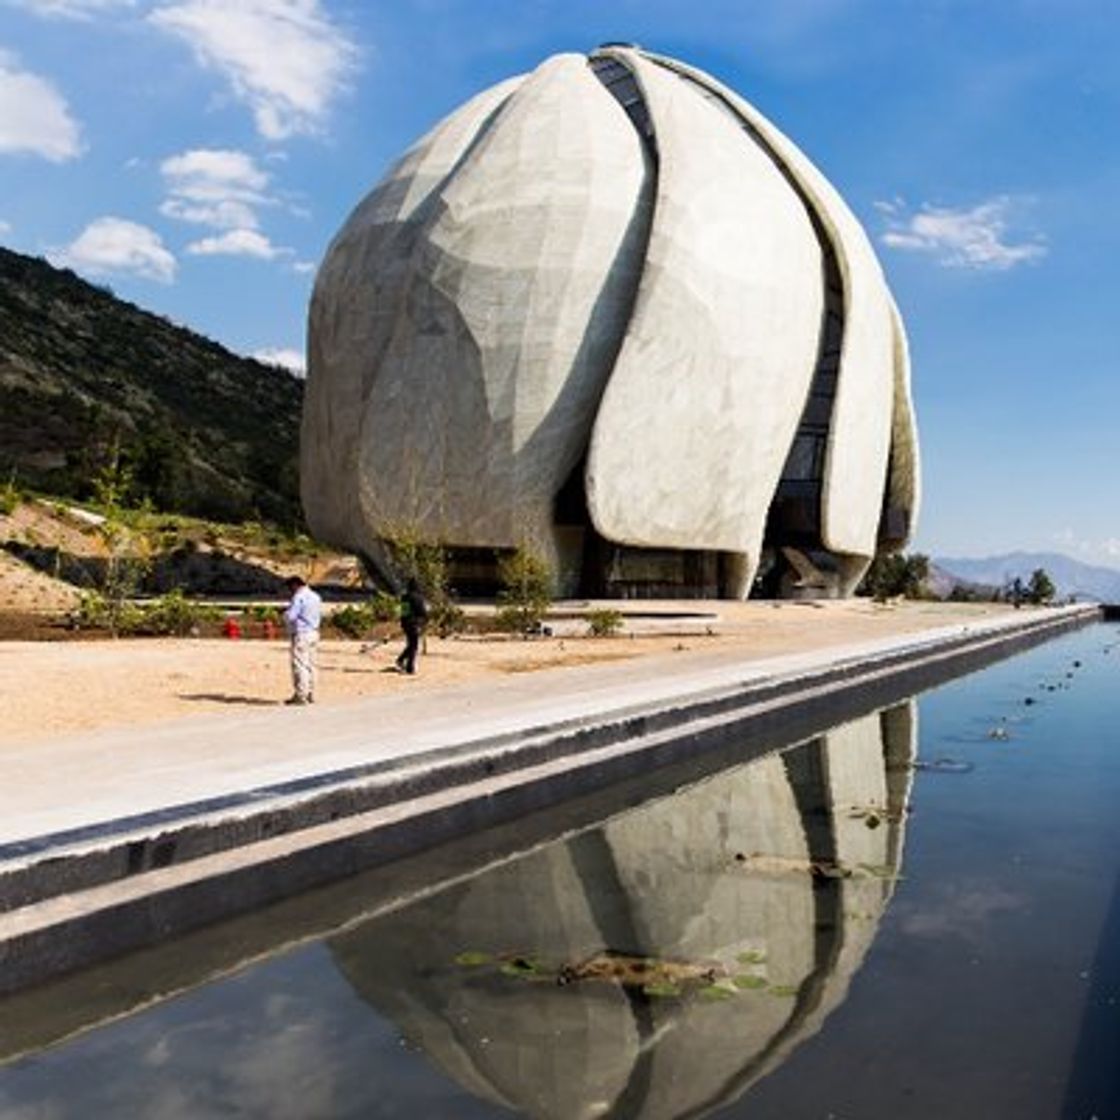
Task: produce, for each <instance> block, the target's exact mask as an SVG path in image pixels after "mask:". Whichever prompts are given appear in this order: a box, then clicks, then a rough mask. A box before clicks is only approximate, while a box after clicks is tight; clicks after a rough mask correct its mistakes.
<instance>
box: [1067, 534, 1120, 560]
mask: <svg viewBox="0 0 1120 1120" xmlns="http://www.w3.org/2000/svg"><path fill="white" fill-rule="evenodd" d="M1051 540H1052V541H1053V542H1054V545H1055V547H1057V548H1058V549H1059V550H1060V551H1061V552H1064V553H1065V554H1066V555H1067V556H1068V555H1069V554H1070V553H1076V554H1077V557H1078V558H1079V559H1082V560H1084V561H1086V562H1087V563H1091V564H1105V565H1106V566H1109V567H1112V566H1115V565H1116V563H1117V561H1120V537H1106V538H1105V539H1104V540H1091V539H1089V538H1087V537H1083V536H1080V535H1079V534H1077V533H1075V532H1074V531H1073V530H1072V529H1070V528H1065V529H1060V530H1059V531H1058V532H1056V533H1054V534H1053V536H1052V537H1051Z"/></svg>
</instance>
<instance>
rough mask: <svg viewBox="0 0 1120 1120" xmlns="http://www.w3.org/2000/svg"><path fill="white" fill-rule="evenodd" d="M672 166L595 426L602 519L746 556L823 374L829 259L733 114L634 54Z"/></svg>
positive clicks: (653, 536) (639, 536)
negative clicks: (817, 373)
mask: <svg viewBox="0 0 1120 1120" xmlns="http://www.w3.org/2000/svg"><path fill="white" fill-rule="evenodd" d="M603 53H606V54H609V55H610V56H612V57H615V58H618V59H619V60H621V61H623V62H624V64H625V65H626V66H628V67H630V68H631V69H632V70H633V72H634V73H635V75H636V77H637V78H638V81H639V84H640V86H641V88H642V90H643V91H644V94H645V98H646V103H647V107H648V109H649V112H650V116H651V119H652V122H653V130H654V134H655V138H656V144H657V149H658V152H659V156H660V159H659V174H658V184H657V198H656V205H655V210H654V216H653V225H652V228H651V231H650V237H649V248H648V251H647V257H646V268H645V272H644V274H643V277H642V282H641V286H640V289H639V293H638V300H637V303H636V305H635V308H634V314H633V317H632V319H631V322H630V326H629V328H628V330H627V334H626V339H625V342H624V343H623V347H622V350H621V352H620V353H619V357H618V360H617V362H616V363H615V369H614V372H613V374H612V375H611V380H610V384H609V385H608V387H607V391H606V393H605V394H604V396H603V402H602V405H601V407H600V410H599V415H598V418H597V419H596V423H595V430H594V433H593V436H592V442H591V449H590V454H589V457H588V466H587V495H588V508H589V510H590V513H591V517H592V520H593V521H594V523H595V526H596V528H597V529H598V530H599V532H600V533H602V535H603V536H604V537H606V538H608V539H610V540H616V541H622V542H625V543H628V544H637V545H652V546H658V547H663V548H672V547H676V548H687V549H713V550H723V551H727V552H732V553H739V554H742V555H744V556H746V557H747V558H748V560H747V563H746V565H745V566H744V574H743V579H742V582H743V584H744V590H745V588H746V587H749V584H750V572H751V570H753V567H754V566H755V565H756V564H757V561H758V556H759V552H760V549H761V544H762V535H763V530H764V526H765V518H766V511H767V508H768V506H769V503H770V498H771V495H772V494H773V492H774V489H775V487H776V485H777V482H778V479H779V477H780V475H781V470H782V465H783V463H784V461H785V457H786V454H787V452H788V450H789V445H790V442H791V440H792V438H793V434H794V432H795V431H796V428H797V423H798V420H799V417H800V414H801V408H802V406H803V404H804V400H805V396H806V393H807V391H808V386H809V382H810V379H811V377H812V373H813V367H814V363H815V360H816V351H817V337H818V332H819V327H820V317H821V307H822V299H823V296H822V291H821V282H820V277H821V254H820V247H819V245H818V243H817V239H816V236H815V234H814V232H813V229H812V225H811V223H810V221H809V218H808V215H807V214H806V212H805V209H804V207H803V206H802V205H801V203H800V201H799V200H798V198H797V195H796V194H795V193H794V192H793V191H791V190H790V189H789V186H788V184H787V183H786V181H785V179H784V178H783V176H782V174H781V173H780V171H779V170H778V169H777V168H776V167H775V166H774V163H773V161H772V160H771V159H770V157H769V156H768V155H767V154H766V153H765V152H764V151H763V150H762V149H761V148H760V147H759V146H758V145H757V144H756V143H754V141H753V140H752V138H751V137H750V136H749V134H747V133H746V132H745V131H744V130H743V129H742V127H741V126H740V124H739V123H738V122H737V120H736V119H735V118H734V117H733V115H732V114H731V113H729V112H727V111H726V110H725V109H724V108H722V107H721V106H719V105H718V104H716V103H714V102H712V101H710V100H708V99H706V98H705V97H704V96H703V95H702V94H701V93H700V92H699V91H698V90H696V89H695V88H693V87H691V86H689V85H687V84H686V83H683V82H681V81H680V80H679V79H678V78H676V77H674V76H672V75H670V74H668V73H667V72H666V71H665V70H664V69H662V68H661V67H659V66H657V65H655V64H654V63H651V62H649V61H647V60H646V59H644V58H643V57H642V56H641V55H638V54H636V53H635V52H632V51H626V50H611V51H606V52H603Z"/></svg>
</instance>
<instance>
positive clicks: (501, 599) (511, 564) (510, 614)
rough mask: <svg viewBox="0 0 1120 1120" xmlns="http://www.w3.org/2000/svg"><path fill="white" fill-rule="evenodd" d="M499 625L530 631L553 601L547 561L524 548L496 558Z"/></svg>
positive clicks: (532, 631) (515, 629) (525, 631)
mask: <svg viewBox="0 0 1120 1120" xmlns="http://www.w3.org/2000/svg"><path fill="white" fill-rule="evenodd" d="M498 580H499V582H500V583H501V590H500V591H499V592H498V625H499V626H501V627H502V629H503V630H511V631H513V632H514V633H518V634H532V633H535V632H536V631H537V630H539V629H540V625H541V620H542V619H543V618H544V616H545V615H546V614H547V613H548V608H549V606H550V605H551V604H552V576H551V573H550V572H549V570H548V565H547V564H546V563H545V562H544V561H543V560H542V559H541V558H540V557H539V556H538V555H536V553H534V552H530V551H529V550H528V549H526V548H518V549H515V550H514V551H513V552H511V553H510V554H509V555H507V556H503V557H502V558H501V559H500V560H499V561H498Z"/></svg>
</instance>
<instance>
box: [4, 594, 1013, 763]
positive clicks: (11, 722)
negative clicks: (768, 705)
mask: <svg viewBox="0 0 1120 1120" xmlns="http://www.w3.org/2000/svg"><path fill="white" fill-rule="evenodd" d="M611 605H612V606H614V607H615V608H619V607H623V609H624V610H625V611H626V612H627V614H626V624H625V631H624V633H623V634H622V635H621V636H618V637H613V638H591V637H588V636H586V624H585V623H583V622H581V621H579V620H576V619H569V620H563V621H557V622H555V623H554V627H553V630H554V632H553V635H552V636H551V637H544V638H535V639H531V640H524V639H519V638H508V637H500V636H486V637H481V636H466V637H460V638H451V639H447V640H440V639H438V638H435V637H431V638H429V639H428V642H427V653H426V655H425V656H423V657H422V659H421V661H420V667H419V673H418V674H417V675H416V676H415V677H404V676H400V675H399V674H397V673H396V672H394V671H393V659H394V657H395V655H396V653H397V650H398V649H399V646H400V643H399V642H397V641H396V640H394V641H391V642H388V643H386V644H383V645H378V646H370V645H363V643H361V642H354V641H332V640H325V641H324V642H323V645H322V649H321V655H320V669H321V680H320V684H319V688H318V696H317V702H319V703H323V704H346V703H353V702H355V701H357V700H359V699H361V698H363V697H369V696H375V695H378V694H383V693H391V692H394V691H398V690H404V689H408V690H417V689H421V690H423V689H433V688H439V687H440V686H443V685H448V684H453V683H458V682H464V681H472V680H477V681H480V682H481V681H483V680H485V679H486V678H488V677H489V678H493V677H500V676H503V675H506V674H510V673H525V672H534V671H538V670H542V669H551V668H556V667H562V666H571V665H583V664H589V663H593V662H602V661H614V660H619V659H623V658H634V657H643V656H650V655H654V654H669V653H672V654H679V655H680V656H681V657H682V658H687V657H688V656H689V655H690V654H695V653H700V652H712V651H728V652H731V651H741V653H742V655H743V658H744V659H745V660H750V659H753V658H758V657H767V656H774V655H780V654H784V653H796V652H799V651H804V650H808V649H819V648H825V647H828V646H836V645H845V644H849V643H854V642H862V641H868V640H873V639H876V638H886V637H890V636H893V635H898V634H907V633H915V632H918V631H922V630H929V629H935V628H937V627H941V626H949V625H953V624H962V623H967V622H969V621H970V620H976V619H979V618H982V617H988V616H991V615H993V614H999V613H1002V612H1004V611H1006V610H1008V609H1009V608H1008V607H1005V606H1000V605H996V604H964V603H960V604H958V603H917V602H900V603H897V604H887V605H881V604H876V603H873V602H871V601H870V600H866V599H859V600H849V601H846V602H829V603H794V602H783V603H766V602H748V603H726V602H718V603H710V602H709V603H681V602H672V603H669V602H659V603H642V604H636V603H629V604H619V603H614V604H611ZM290 691H291V686H290V678H289V675H288V655H287V646H286V644H285V643H284V642H283V641H278V640H271V641H270V640H264V639H259V638H250V639H242V640H239V641H231V640H220V639H219V640H216V639H197V638H196V639H191V638H183V639H153V638H134V639H125V638H121V639H117V640H95V641H81V642H27V641H2V640H0V711H2V712H3V720H2V722H0V742H26V741H29V740H40V739H45V738H49V737H51V736H56V735H61V734H66V733H69V732H79V731H87V730H93V729H98V728H107V727H115V726H135V725H140V724H150V723H156V722H160V721H163V720H169V719H175V718H181V717H187V716H191V715H199V714H202V713H213V712H217V711H226V712H229V713H231V714H232V713H233V712H236V711H238V710H251V709H252V708H255V707H261V706H268V705H274V704H278V703H280V702H282V701H283V699H284V698H285V697H286V696H287V695H288V694H289V693H290Z"/></svg>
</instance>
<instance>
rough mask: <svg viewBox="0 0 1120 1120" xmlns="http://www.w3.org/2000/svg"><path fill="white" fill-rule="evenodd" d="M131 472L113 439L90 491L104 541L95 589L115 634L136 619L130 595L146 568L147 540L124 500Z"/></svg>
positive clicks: (107, 623)
mask: <svg viewBox="0 0 1120 1120" xmlns="http://www.w3.org/2000/svg"><path fill="white" fill-rule="evenodd" d="M131 486H132V475H131V472H130V471H129V469H128V467H127V466H126V465H125V463H124V461H123V459H122V458H121V453H120V445H119V444H117V443H115V442H114V443H113V444H112V446H111V447H110V448H109V454H108V457H107V458H106V461H105V463H104V465H103V466H102V467H101V469H100V470H99V471H97V473H96V474H95V475H94V477H93V494H94V499H95V501H96V502H97V505H98V507H99V508H100V511H101V516H102V518H103V520H102V522H101V524H100V525H99V526H98V533H99V534H100V536H101V540H102V542H103V543H104V545H105V553H106V555H105V572H104V575H103V577H102V579H101V587H100V589H99V592H98V593H97V594H98V596H99V597H100V599H101V604H100V606H99V607H98V606H97V604H94V603H92V601H91V604H90V607H91V609H93V610H94V611H95V613H96V611H97V610H99V611H100V613H101V617H102V619H103V622H104V625H105V626H106V627H107V629H108V630H109V632H110V633H111V634H112V635H113V637H116V636H117V635H118V634H120V633H121V632H122V631H124V630H127V629H129V628H130V627H131V626H132V625H133V624H134V623H135V617H134V615H135V608H134V607H133V605H132V602H131V600H132V598H133V596H134V595H135V594H136V592H137V590H138V589H139V587H140V583H141V581H142V580H143V578H144V573H145V572H146V570H147V567H148V563H149V558H148V556H147V540H146V539H145V538H144V537H143V536H142V535H140V536H138V535H137V534H135V533H134V532H133V530H132V529H131V528H130V526H129V524H128V519H127V516H126V501H127V498H128V495H129V493H130V491H131Z"/></svg>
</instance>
